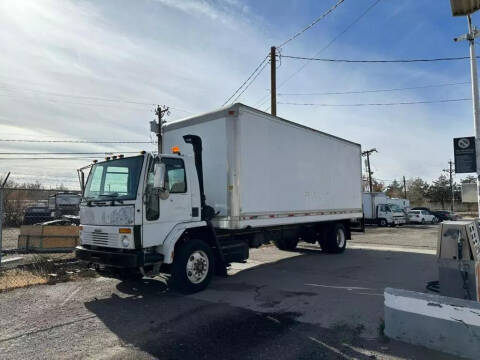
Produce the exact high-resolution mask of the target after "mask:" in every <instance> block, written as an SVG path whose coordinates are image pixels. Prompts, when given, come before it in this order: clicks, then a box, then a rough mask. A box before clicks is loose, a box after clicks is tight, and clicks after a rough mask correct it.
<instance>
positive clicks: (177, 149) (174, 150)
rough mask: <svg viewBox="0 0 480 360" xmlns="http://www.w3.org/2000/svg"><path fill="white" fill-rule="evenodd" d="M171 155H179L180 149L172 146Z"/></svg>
mask: <svg viewBox="0 0 480 360" xmlns="http://www.w3.org/2000/svg"><path fill="white" fill-rule="evenodd" d="M172 154H180V147H178V146H172Z"/></svg>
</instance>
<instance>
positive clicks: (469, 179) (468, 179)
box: [462, 175, 477, 184]
mask: <svg viewBox="0 0 480 360" xmlns="http://www.w3.org/2000/svg"><path fill="white" fill-rule="evenodd" d="M476 182H477V178H476V177H475V176H473V175H468V176H467V177H466V178H465V179H462V184H475V183H476Z"/></svg>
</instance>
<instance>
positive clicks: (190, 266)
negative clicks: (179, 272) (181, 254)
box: [186, 250, 210, 284]
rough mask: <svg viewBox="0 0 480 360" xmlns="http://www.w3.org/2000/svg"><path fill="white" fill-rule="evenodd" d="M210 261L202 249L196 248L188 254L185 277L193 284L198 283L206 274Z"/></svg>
mask: <svg viewBox="0 0 480 360" xmlns="http://www.w3.org/2000/svg"><path fill="white" fill-rule="evenodd" d="M209 266H210V262H209V260H208V256H207V254H206V253H205V252H203V251H202V250H197V251H195V252H193V253H192V254H190V256H189V257H188V261H187V266H186V270H187V278H188V280H190V282H191V283H193V284H199V283H201V282H202V281H203V280H205V278H206V277H207V275H208V269H209Z"/></svg>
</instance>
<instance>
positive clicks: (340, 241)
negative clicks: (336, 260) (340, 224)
mask: <svg viewBox="0 0 480 360" xmlns="http://www.w3.org/2000/svg"><path fill="white" fill-rule="evenodd" d="M337 246H338V247H339V248H343V247H344V246H345V232H344V231H343V229H337Z"/></svg>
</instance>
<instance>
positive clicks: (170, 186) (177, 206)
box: [160, 158, 192, 224]
mask: <svg viewBox="0 0 480 360" xmlns="http://www.w3.org/2000/svg"><path fill="white" fill-rule="evenodd" d="M162 162H163V163H164V164H165V167H166V172H165V177H166V179H165V181H166V187H167V190H168V194H166V195H168V196H163V197H162V199H160V220H161V221H162V222H173V223H174V224H177V223H180V222H185V221H189V220H191V219H192V214H191V213H192V197H191V196H190V189H188V186H187V173H186V171H185V162H184V161H183V159H179V158H162Z"/></svg>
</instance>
